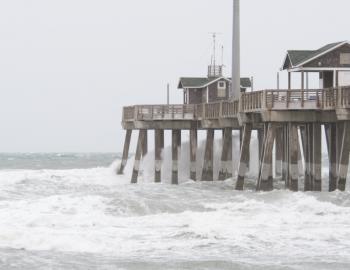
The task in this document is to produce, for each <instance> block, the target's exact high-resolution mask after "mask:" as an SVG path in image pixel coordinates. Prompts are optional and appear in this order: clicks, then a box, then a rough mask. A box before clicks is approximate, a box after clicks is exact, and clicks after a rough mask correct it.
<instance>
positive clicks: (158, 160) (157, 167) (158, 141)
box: [154, 129, 164, 183]
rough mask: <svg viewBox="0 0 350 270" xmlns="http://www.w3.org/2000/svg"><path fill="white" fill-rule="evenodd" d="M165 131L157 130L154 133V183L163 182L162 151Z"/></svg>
mask: <svg viewBox="0 0 350 270" xmlns="http://www.w3.org/2000/svg"><path fill="white" fill-rule="evenodd" d="M163 140H164V130H161V129H156V130H155V131H154V146H155V151H154V156H155V158H154V181H155V182H156V183H160V182H161V175H162V150H163V145H164V141H163Z"/></svg>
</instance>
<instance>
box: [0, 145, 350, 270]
mask: <svg viewBox="0 0 350 270" xmlns="http://www.w3.org/2000/svg"><path fill="white" fill-rule="evenodd" d="M186 147H187V146H186V145H185V146H184V149H183V153H184V154H182V158H181V163H180V168H181V174H180V185H179V186H171V185H169V173H168V171H169V170H168V169H169V166H170V165H169V164H170V163H169V162H165V163H164V165H163V167H164V182H163V183H162V184H154V183H152V179H153V178H152V177H153V176H152V171H153V163H152V153H150V154H149V156H148V157H146V159H145V162H144V165H143V169H142V170H143V173H142V175H141V177H140V183H139V184H137V185H130V184H129V178H130V170H131V165H132V162H129V165H128V167H127V168H126V174H125V176H116V175H115V170H116V168H117V164H118V158H119V156H118V155H114V154H1V155H0V166H1V168H0V269H21V270H22V269H35V270H36V269H45V270H46V269H79V270H80V269H84V270H86V269H130V270H148V269H149V270H158V269H160V270H166V269H171V270H175V269H200V270H201V269H203V270H211V269H213V270H214V269H215V270H216V269H217V270H219V269H220V270H221V269H317V270H321V269H344V270H345V269H350V193H349V192H344V193H342V192H334V193H328V192H322V193H312V192H308V193H304V192H298V193H292V192H289V191H285V190H283V189H278V190H275V191H273V192H268V193H260V192H255V191H254V182H255V181H254V177H253V174H254V168H252V175H251V176H250V180H249V181H248V184H247V190H246V191H244V192H237V191H234V190H233V185H234V181H233V180H228V181H225V182H214V183H200V182H192V181H189V180H188V179H187V177H188V176H187V173H188V160H187V156H188V155H187V152H186V151H187V150H186ZM199 154H200V155H201V154H202V153H199ZM164 155H165V157H167V156H168V155H169V149H167V150H166V151H165V153H164ZM130 161H132V159H131V160H130ZM215 166H216V167H217V164H216V165H215ZM252 167H254V166H252ZM276 186H277V187H279V186H282V185H281V183H276Z"/></svg>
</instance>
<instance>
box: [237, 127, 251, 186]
mask: <svg viewBox="0 0 350 270" xmlns="http://www.w3.org/2000/svg"><path fill="white" fill-rule="evenodd" d="M251 136H252V124H250V123H247V124H245V125H244V128H243V137H242V144H241V154H240V159H239V165H238V178H237V183H236V190H243V187H244V179H245V176H246V173H247V171H248V163H249V155H250V153H249V148H250V147H249V145H250V139H251Z"/></svg>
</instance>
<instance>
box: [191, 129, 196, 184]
mask: <svg viewBox="0 0 350 270" xmlns="http://www.w3.org/2000/svg"><path fill="white" fill-rule="evenodd" d="M197 145H198V134H197V129H191V130H190V162H191V164H190V179H191V180H193V181H196V180H197Z"/></svg>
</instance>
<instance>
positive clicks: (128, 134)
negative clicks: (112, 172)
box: [117, 129, 132, 175]
mask: <svg viewBox="0 0 350 270" xmlns="http://www.w3.org/2000/svg"><path fill="white" fill-rule="evenodd" d="M131 134H132V129H128V130H127V131H126V134H125V141H124V149H123V157H122V161H121V163H120V165H119V168H118V171H117V174H118V175H121V174H123V173H124V169H125V166H126V164H127V162H128V159H129V149H130V141H131Z"/></svg>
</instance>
